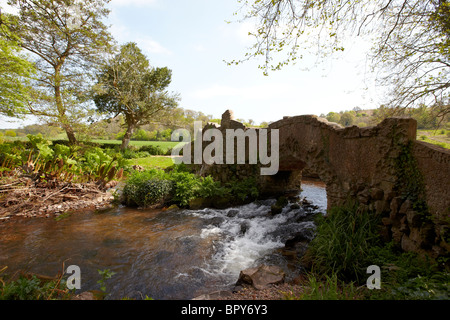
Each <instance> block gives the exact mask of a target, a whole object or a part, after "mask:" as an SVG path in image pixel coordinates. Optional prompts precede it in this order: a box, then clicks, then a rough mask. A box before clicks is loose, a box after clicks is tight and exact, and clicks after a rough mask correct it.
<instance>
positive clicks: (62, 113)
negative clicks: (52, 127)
mask: <svg viewBox="0 0 450 320" xmlns="http://www.w3.org/2000/svg"><path fill="white" fill-rule="evenodd" d="M64 60H65V59H63V60H62V61H61V62H60V64H58V65H57V66H56V67H55V102H56V109H57V110H58V120H59V121H60V122H61V125H62V128H63V129H64V130H65V131H66V133H67V138H68V139H69V143H70V144H72V145H73V144H77V138H76V137H75V133H74V132H73V128H72V126H71V125H70V123H69V119H68V118H67V115H66V108H65V106H64V102H63V100H62V95H61V82H60V77H61V75H60V72H61V67H62V64H63V63H64Z"/></svg>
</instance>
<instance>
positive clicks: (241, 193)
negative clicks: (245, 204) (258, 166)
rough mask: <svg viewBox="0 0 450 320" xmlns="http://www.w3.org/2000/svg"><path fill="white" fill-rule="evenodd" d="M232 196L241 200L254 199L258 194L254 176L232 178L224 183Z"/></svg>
mask: <svg viewBox="0 0 450 320" xmlns="http://www.w3.org/2000/svg"><path fill="white" fill-rule="evenodd" d="M226 187H227V188H228V189H229V190H230V194H231V196H232V197H235V198H237V199H239V200H241V201H247V200H255V199H256V198H258V196H259V190H258V185H257V183H256V179H255V178H247V179H243V180H234V181H232V182H229V183H227V184H226Z"/></svg>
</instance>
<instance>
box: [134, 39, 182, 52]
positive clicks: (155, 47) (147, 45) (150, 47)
mask: <svg viewBox="0 0 450 320" xmlns="http://www.w3.org/2000/svg"><path fill="white" fill-rule="evenodd" d="M136 43H137V44H138V45H139V47H140V48H141V49H142V50H143V51H146V52H148V53H152V54H163V55H172V54H173V53H172V51H170V50H169V49H167V48H166V47H164V46H163V45H162V44H160V43H159V42H157V41H155V40H153V39H151V38H138V39H136Z"/></svg>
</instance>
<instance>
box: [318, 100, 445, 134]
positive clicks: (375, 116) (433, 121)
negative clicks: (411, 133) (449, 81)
mask: <svg viewBox="0 0 450 320" xmlns="http://www.w3.org/2000/svg"><path fill="white" fill-rule="evenodd" d="M320 116H321V117H322V118H326V119H327V120H328V121H330V122H335V123H339V124H340V125H342V126H344V127H350V126H354V125H356V126H358V127H368V126H375V125H377V124H378V123H380V122H381V121H383V120H384V119H386V118H388V117H391V116H406V117H411V118H414V119H415V120H417V128H418V129H420V130H426V129H445V128H447V129H450V117H449V115H448V114H444V115H442V114H441V113H440V112H439V110H436V109H435V108H427V107H426V106H421V107H418V108H410V109H403V110H400V111H398V110H397V111H396V113H393V110H392V109H390V108H386V107H384V106H381V107H380V108H378V109H372V110H362V109H360V108H354V109H353V110H350V111H341V112H330V113H328V114H326V115H325V114H321V115H320Z"/></svg>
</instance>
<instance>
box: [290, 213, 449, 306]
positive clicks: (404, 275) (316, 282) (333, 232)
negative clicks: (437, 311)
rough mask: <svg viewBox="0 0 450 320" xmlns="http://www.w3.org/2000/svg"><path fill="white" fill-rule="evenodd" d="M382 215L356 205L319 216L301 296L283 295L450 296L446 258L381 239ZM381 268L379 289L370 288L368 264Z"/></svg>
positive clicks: (400, 298)
mask: <svg viewBox="0 0 450 320" xmlns="http://www.w3.org/2000/svg"><path fill="white" fill-rule="evenodd" d="M380 222H381V217H379V216H377V215H376V214H375V213H373V212H367V211H361V210H359V209H357V208H356V207H355V206H351V205H350V206H347V207H337V208H333V209H331V210H330V212H329V213H328V214H327V216H320V217H318V220H317V221H316V223H317V234H316V236H315V238H314V239H313V240H312V241H311V243H310V245H309V248H308V251H307V253H306V254H305V256H304V257H303V258H302V263H303V264H305V265H306V266H307V268H308V274H307V275H306V277H305V279H304V281H303V283H302V285H303V286H304V288H305V289H304V290H303V291H302V293H301V294H295V295H294V294H292V293H289V292H286V293H285V298H286V299H302V300H304V299H319V300H322V299H324V300H330V299H331V300H333V299H337V300H341V299H342V300H346V299H364V300H367V299H381V300H409V299H412V300H417V299H420V300H441V299H449V294H450V269H449V265H448V257H442V258H438V259H437V260H433V259H431V258H428V257H427V256H421V255H419V254H416V253H412V252H404V251H402V250H401V248H398V247H396V246H395V245H394V244H393V243H392V242H389V243H384V242H383V241H382V240H381V237H380V233H379V231H380V230H379V227H380ZM372 265H375V266H379V267H380V268H381V275H380V276H381V285H380V289H373V290H369V289H368V287H367V285H366V281H367V279H368V278H369V277H370V275H371V274H370V273H367V268H368V267H369V266H372Z"/></svg>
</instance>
